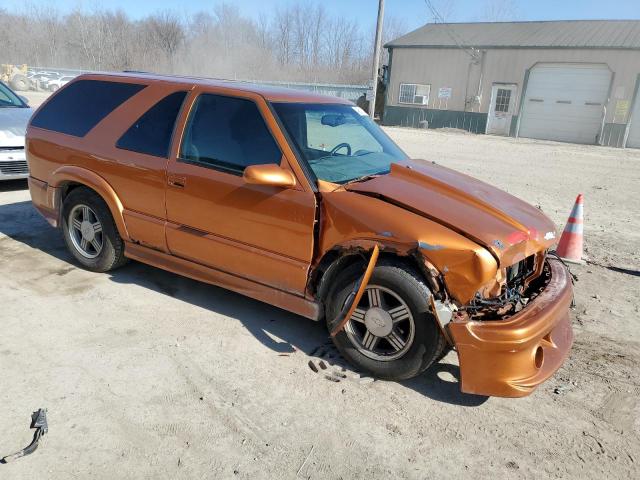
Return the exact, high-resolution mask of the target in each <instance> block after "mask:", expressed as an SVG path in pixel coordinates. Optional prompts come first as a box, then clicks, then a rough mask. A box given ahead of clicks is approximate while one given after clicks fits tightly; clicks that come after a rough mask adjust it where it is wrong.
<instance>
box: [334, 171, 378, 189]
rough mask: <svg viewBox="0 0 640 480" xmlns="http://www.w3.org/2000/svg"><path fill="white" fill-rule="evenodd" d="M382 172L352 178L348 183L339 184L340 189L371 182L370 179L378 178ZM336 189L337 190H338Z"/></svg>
mask: <svg viewBox="0 0 640 480" xmlns="http://www.w3.org/2000/svg"><path fill="white" fill-rule="evenodd" d="M382 174H383V172H379V173H370V174H368V175H362V176H361V177H356V178H352V179H351V180H349V181H348V182H344V183H341V184H340V187H346V186H347V185H351V184H352V183H359V182H366V181H367V180H371V179H372V178H376V177H379V176H380V175H382ZM340 187H338V188H340Z"/></svg>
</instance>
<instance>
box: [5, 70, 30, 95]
mask: <svg viewBox="0 0 640 480" xmlns="http://www.w3.org/2000/svg"><path fill="white" fill-rule="evenodd" d="M9 83H10V84H11V88H13V89H14V90H15V91H17V92H22V91H25V90H29V79H28V78H27V77H25V76H24V75H20V74H16V75H14V76H13V77H12V78H11V82H9Z"/></svg>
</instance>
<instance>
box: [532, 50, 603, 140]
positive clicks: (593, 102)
mask: <svg viewBox="0 0 640 480" xmlns="http://www.w3.org/2000/svg"><path fill="white" fill-rule="evenodd" d="M610 83H611V71H610V70H609V69H608V68H607V66H606V65H594V64H569V63H542V64H539V65H536V66H535V67H533V68H532V69H531V72H530V74H529V81H528V83H527V87H526V88H527V91H526V94H525V98H524V104H523V107H522V108H523V110H522V119H521V120H520V130H519V135H520V136H521V137H528V138H540V139H544V140H558V141H561V142H573V143H596V138H597V135H598V134H599V133H600V130H601V128H602V118H603V114H604V106H605V104H606V102H607V97H608V95H609V84H610Z"/></svg>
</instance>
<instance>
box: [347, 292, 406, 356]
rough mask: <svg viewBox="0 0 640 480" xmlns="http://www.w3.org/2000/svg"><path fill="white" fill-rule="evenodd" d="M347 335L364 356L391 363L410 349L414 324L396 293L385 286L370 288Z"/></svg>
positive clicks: (358, 307)
mask: <svg viewBox="0 0 640 480" xmlns="http://www.w3.org/2000/svg"><path fill="white" fill-rule="evenodd" d="M345 332H346V334H347V337H348V338H349V340H350V341H351V343H352V344H353V346H354V347H355V348H356V349H357V350H358V351H359V352H360V353H362V354H363V355H364V356H366V357H368V358H371V359H373V360H378V361H391V360H396V359H398V358H400V357H402V356H403V355H404V354H405V353H407V351H408V350H409V349H410V348H411V345H412V344H413V339H414V336H415V322H414V319H413V315H412V314H411V310H410V309H409V306H408V305H407V304H406V302H405V301H404V300H403V299H402V298H401V297H400V296H399V295H398V294H397V293H395V292H394V291H393V290H391V289H389V288H386V287H382V286H378V285H368V286H367V287H366V289H365V291H364V294H363V295H362V299H361V300H360V303H359V304H358V306H357V307H356V309H355V310H354V312H353V315H351V318H350V319H349V322H348V323H347V324H346V326H345Z"/></svg>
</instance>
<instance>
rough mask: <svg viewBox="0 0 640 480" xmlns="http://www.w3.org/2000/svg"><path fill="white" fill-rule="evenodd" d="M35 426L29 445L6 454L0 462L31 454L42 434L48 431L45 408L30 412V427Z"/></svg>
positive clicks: (11, 460) (7, 461)
mask: <svg viewBox="0 0 640 480" xmlns="http://www.w3.org/2000/svg"><path fill="white" fill-rule="evenodd" d="M29 428H35V429H36V431H35V432H34V433H33V440H32V441H31V443H30V444H29V445H27V446H26V447H25V448H23V449H22V450H20V451H19V452H16V453H14V454H12V455H7V456H6V457H3V458H2V459H1V460H0V463H9V462H13V461H14V460H17V459H18V458H20V457H24V456H26V455H31V454H32V453H33V452H35V451H36V449H37V448H38V442H39V441H40V439H41V438H42V436H43V435H44V434H45V433H47V432H48V431H49V426H48V424H47V409H46V408H40V409H39V410H37V411H36V412H33V413H32V414H31V427H29Z"/></svg>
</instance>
